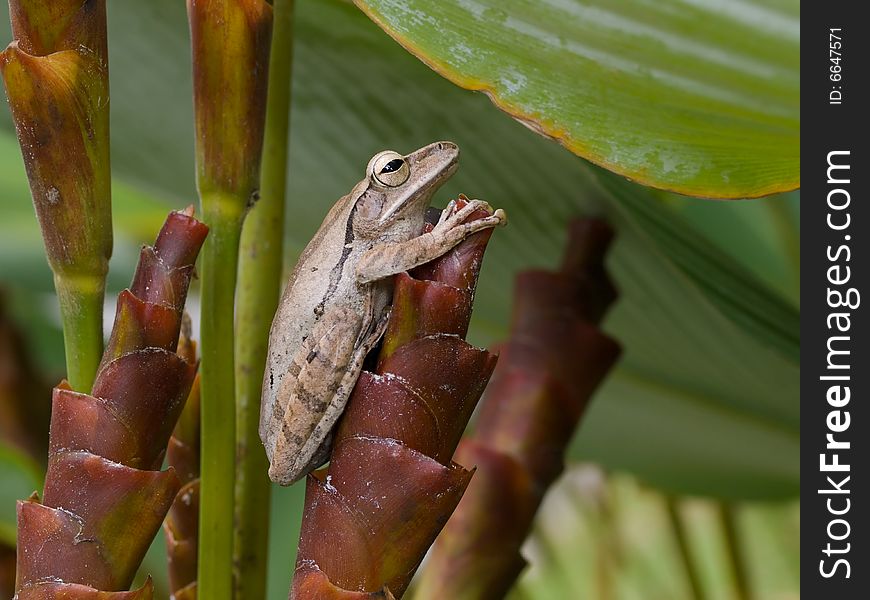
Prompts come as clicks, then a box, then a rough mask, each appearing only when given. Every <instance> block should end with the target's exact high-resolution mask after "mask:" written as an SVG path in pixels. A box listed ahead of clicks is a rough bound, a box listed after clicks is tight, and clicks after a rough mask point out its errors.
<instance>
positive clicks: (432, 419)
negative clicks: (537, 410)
mask: <svg viewBox="0 0 870 600" xmlns="http://www.w3.org/2000/svg"><path fill="white" fill-rule="evenodd" d="M460 205H461V202H460ZM485 214H486V213H484V212H483V211H479V212H478V213H475V214H474V215H472V217H471V218H472V219H474V218H480V217H482V216H485ZM491 234H492V231H491V230H487V231H483V232H480V233H478V234H475V235H474V236H472V237H471V238H469V239H468V240H466V241H465V242H463V243H462V244H460V245H459V246H458V247H457V248H455V249H454V250H453V251H451V252H450V253H448V254H447V255H446V256H445V257H442V258H441V259H439V260H437V261H433V263H430V264H429V265H424V266H423V267H420V268H419V269H417V270H416V271H415V273H414V274H413V276H409V275H400V276H398V277H397V278H396V287H395V292H394V295H393V311H392V314H391V316H390V324H389V327H388V329H387V332H386V334H385V337H384V341H383V347H382V350H381V353H380V355H379V357H378V361H377V369H376V371H375V372H374V373H371V372H363V373H362V375H361V376H360V379H359V381H358V382H357V385H356V387H355V388H354V391H353V394H352V395H351V398H350V401H349V402H348V405H347V409H346V411H345V414H344V416H343V417H342V420H341V422H340V424H339V426H338V429H337V431H336V432H335V441H334V446H333V447H334V449H333V454H332V458H331V462H330V464H329V467H328V469H327V470H324V471H320V472H318V473H315V474H314V475H311V476H309V478H308V481H307V485H308V487H307V490H306V507H305V515H304V517H303V523H302V533H301V537H300V542H299V557H298V560H297V564H296V573H295V575H294V578H293V586H292V589H291V598H296V599H299V600H303V599H310V598H332V599H336V600H339V599H340V600H363V599H374V598H391V597H392V596H393V595H395V597H397V598H398V597H401V595H402V594H403V593H404V591H405V589H406V587H407V585H408V583H409V582H410V580H411V577H412V576H413V574H414V572H415V571H416V569H417V567H418V566H419V564H420V562H421V561H422V560H423V556H424V555H425V553H426V551H427V550H428V548H429V546H430V545H431V544H432V541H433V540H434V539H435V536H436V535H437V534H438V532H439V531H440V529H441V527H442V526H443V524H444V523H445V522H446V520H447V518H448V517H449V515H450V513H451V512H452V511H453V509H454V508H455V507H456V504H457V503H458V502H459V499H460V498H461V496H462V493H463V492H464V491H465V488H466V486H467V485H468V481H469V479H470V478H471V475H472V472H471V471H468V470H466V469H464V468H463V467H461V466H459V465H457V464H455V463H453V462H451V460H450V459H451V456H452V455H453V451H454V449H455V448H456V444H457V443H458V441H459V438H460V436H461V435H462V431H463V429H465V426H466V424H467V422H468V418H469V417H470V416H471V413H472V411H473V410H474V406H475V405H476V404H477V401H478V399H479V398H480V395H481V393H482V392H483V389H484V388H485V387H486V383H487V381H488V380H489V376H490V374H491V373H492V370H493V368H494V367H495V361H496V357H495V356H494V355H492V354H490V353H489V352H486V351H485V350H480V349H478V348H474V347H472V346H470V345H469V344H468V343H467V342H465V341H464V340H463V339H462V338H463V337H464V335H465V333H466V330H467V328H468V322H469V320H470V318H471V305H472V299H473V297H474V287H475V285H476V282H477V273H478V271H479V268H480V262H481V259H482V256H483V252H484V250H485V248H486V244H487V242H488V240H489V237H490V235H491Z"/></svg>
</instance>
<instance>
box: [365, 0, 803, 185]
mask: <svg viewBox="0 0 870 600" xmlns="http://www.w3.org/2000/svg"><path fill="white" fill-rule="evenodd" d="M355 2H356V4H357V5H358V6H359V7H360V8H362V9H363V10H364V11H365V12H366V13H367V14H368V15H369V16H370V17H371V18H372V19H373V20H374V21H375V22H376V23H378V25H380V26H381V27H382V28H383V29H384V30H385V31H386V32H387V33H389V34H390V35H391V36H392V37H393V38H394V39H395V40H396V41H397V42H399V43H400V44H402V46H404V47H405V48H406V49H407V50H408V51H410V52H411V53H413V54H414V55H416V56H417V57H418V58H420V59H421V60H422V61H423V62H425V63H426V64H427V65H429V66H430V67H432V68H433V69H435V70H436V71H437V72H438V73H440V74H442V75H443V76H444V77H446V78H447V79H449V80H450V81H452V82H453V83H455V84H457V85H459V86H461V87H464V88H467V89H470V90H479V91H483V92H484V93H486V94H487V95H488V96H490V98H491V99H492V101H493V102H494V103H495V104H496V106H498V107H499V108H501V109H502V110H504V111H505V112H507V113H508V114H510V115H512V116H513V117H515V118H516V119H518V120H519V121H521V122H523V123H525V124H527V125H528V126H529V127H531V128H532V129H534V130H536V131H538V132H539V133H541V134H542V135H545V136H547V137H550V138H552V139H554V140H556V141H558V142H559V143H561V144H563V145H564V146H565V147H567V148H568V149H569V150H571V151H572V152H574V153H576V154H578V155H580V156H582V157H584V158H587V159H589V160H591V161H592V162H594V163H596V164H598V165H601V166H603V167H605V168H607V169H610V170H612V171H615V172H617V173H620V174H622V175H625V176H626V177H630V178H631V179H634V180H636V181H639V182H641V183H644V184H646V185H651V186H654V187H659V188H663V189H670V190H674V191H677V192H680V193H684V194H691V195H694V196H708V197H717V198H738V197H748V196H752V197H755V196H763V195H766V194H771V193H774V192H778V191H783V190H789V189H794V188H796V187H798V186H799V185H800V99H799V98H800V75H799V67H800V59H799V49H800V21H799V15H800V3H799V2H798V1H797V0H745V1H741V2H739V3H727V2H721V1H719V0H657V1H655V2H652V1H650V0H616V1H614V0H544V1H536V0H444V1H442V2H429V1H427V0H355Z"/></svg>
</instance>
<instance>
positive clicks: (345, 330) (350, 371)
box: [269, 309, 387, 485]
mask: <svg viewBox="0 0 870 600" xmlns="http://www.w3.org/2000/svg"><path fill="white" fill-rule="evenodd" d="M336 312H338V313H340V314H335V315H330V318H329V319H328V322H330V323H331V325H330V326H328V327H325V326H324V327H320V326H318V327H315V328H314V330H313V331H312V332H311V335H310V336H309V338H308V340H306V343H304V344H303V346H302V347H301V348H300V350H299V351H298V352H297V354H296V356H294V358H293V363H292V367H291V368H292V370H297V369H298V372H297V374H296V375H295V377H292V378H290V379H291V380H292V381H293V389H292V390H290V391H289V394H288V396H289V397H287V400H286V402H280V404H281V405H282V406H279V407H276V410H275V414H274V415H273V422H276V421H280V422H276V423H275V424H276V425H277V427H275V430H276V431H274V433H273V439H272V456H271V457H270V459H271V466H270V468H269V477H270V478H271V479H272V480H273V481H275V482H277V483H280V484H281V485H289V484H290V483H293V482H294V481H297V480H299V479H300V478H302V477H303V476H305V474H307V473H308V472H310V471H311V470H313V469H316V468H317V467H319V466H320V465H322V464H323V463H324V462H326V460H327V459H328V458H329V454H330V452H331V449H332V443H331V442H332V433H331V432H332V429H333V427H334V426H335V423H336V422H337V421H338V417H339V416H340V415H341V413H342V410H343V408H344V405H345V403H346V402H347V399H348V396H350V392H351V390H352V389H353V386H354V385H355V384H356V380H357V379H358V378H359V374H360V371H361V370H362V364H363V361H364V360H365V357H366V354H368V352H369V350H371V348H372V347H374V345H375V344H376V343H377V341H378V339H380V337H381V336H382V335H383V333H384V330H385V329H386V325H387V318H386V316H385V317H384V318H382V319H380V320H379V321H378V322H377V323H376V324H375V327H373V328H372V329H371V330H370V331H364V332H360V330H359V329H360V325H361V323H360V319H359V315H358V314H357V313H356V312H354V311H351V310H344V309H342V310H340V311H336ZM326 321H327V320H326V319H324V320H323V321H321V325H322V324H323V323H325V322H326ZM360 335H363V336H364V337H363V338H362V339H361V340H358V338H359V337H360ZM281 396H284V394H282V393H279V394H278V398H279V400H280V397H281Z"/></svg>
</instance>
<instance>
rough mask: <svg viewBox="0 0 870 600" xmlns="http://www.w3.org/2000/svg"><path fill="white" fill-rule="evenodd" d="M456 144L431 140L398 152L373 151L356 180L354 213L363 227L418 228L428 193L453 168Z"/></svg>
mask: <svg viewBox="0 0 870 600" xmlns="http://www.w3.org/2000/svg"><path fill="white" fill-rule="evenodd" d="M458 160H459V147H458V146H457V145H456V144H454V143H453V142H435V143H434V144H429V145H428V146H424V147H423V148H420V149H419V150H417V151H416V152H412V153H411V154H408V155H405V156H402V155H401V154H399V153H398V152H393V151H392V150H385V151H384V152H379V153H378V154H375V155H374V156H373V157H372V159H371V160H370V161H369V164H368V167H366V179H365V180H363V181H362V182H360V187H361V188H362V189H361V190H360V191H361V194H360V195H359V197H358V200H357V216H358V217H362V218H361V219H360V223H359V224H360V225H362V224H363V223H366V226H365V228H366V229H369V228H371V229H374V230H380V231H384V230H386V229H391V228H394V227H398V228H400V229H404V228H405V227H403V226H402V225H403V224H407V226H408V227H409V228H415V229H419V228H420V227H422V225H423V217H424V215H425V213H426V208H427V207H428V206H429V203H430V202H431V200H432V195H433V194H434V193H435V191H436V190H437V189H438V188H440V187H441V186H442V185H443V184H444V182H445V181H447V179H449V178H450V176H451V175H453V173H454V172H455V171H456V168H457V166H458Z"/></svg>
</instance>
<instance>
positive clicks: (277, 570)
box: [0, 0, 800, 599]
mask: <svg viewBox="0 0 870 600" xmlns="http://www.w3.org/2000/svg"><path fill="white" fill-rule="evenodd" d="M641 4H642V3H641ZM747 4H753V3H747ZM761 4H766V3H761ZM784 4H788V3H784ZM0 13H2V14H0V39H7V40H9V39H11V34H10V32H9V30H8V18H7V17H8V15H7V14H5V7H4V8H3V10H2V11H0ZM296 36H297V41H296V52H295V56H294V81H293V88H294V97H293V109H292V113H291V130H292V133H291V140H290V161H289V165H288V169H289V202H288V211H287V212H288V218H287V227H286V232H287V238H286V239H287V260H286V265H287V267H288V268H289V267H290V266H292V264H293V261H294V259H295V256H296V255H297V254H298V252H299V251H300V250H301V248H302V247H304V245H305V243H306V242H307V240H308V239H309V238H310V236H311V235H312V233H313V232H314V231H315V230H316V228H317V225H318V224H319V222H320V220H321V219H322V217H323V215H324V214H325V212H326V210H327V209H328V207H329V206H330V205H331V204H332V203H333V202H334V201H335V199H337V198H338V197H339V196H341V195H343V194H344V193H346V192H347V191H348V190H349V189H350V188H351V187H352V186H353V185H354V184H355V183H356V182H357V181H358V180H359V179H360V178H361V177H362V175H363V169H364V167H365V164H366V162H367V160H368V158H369V157H370V156H371V155H372V154H374V153H375V152H377V151H379V150H381V149H384V148H393V149H395V150H397V151H400V152H408V151H410V150H413V149H415V148H417V147H419V146H422V145H424V144H426V143H428V142H430V141H433V140H436V139H451V140H454V141H456V142H457V143H458V144H459V146H460V148H461V149H462V158H461V161H460V165H461V167H460V170H459V172H458V173H457V175H456V176H455V177H454V178H453V179H452V180H451V182H449V183H448V185H447V186H446V188H447V189H445V190H444V191H443V192H442V193H441V194H439V197H438V199H436V204H439V205H443V204H444V203H445V202H446V199H447V198H449V197H451V196H454V195H456V194H458V193H460V192H464V193H466V194H468V195H470V196H476V197H480V198H484V199H486V200H488V201H489V202H491V203H492V204H493V205H495V206H500V207H504V208H505V209H506V210H507V212H508V214H509V216H510V219H511V221H510V226H509V227H507V228H506V229H504V230H500V231H499V232H498V235H496V236H494V238H493V242H492V244H491V246H490V250H489V251H488V253H487V258H486V262H485V266H484V269H483V274H482V277H481V283H480V288H479V292H478V296H477V301H476V310H475V316H474V320H473V322H472V332H471V336H470V338H471V341H472V342H475V343H478V344H489V343H491V342H493V341H496V340H498V339H499V338H500V337H502V336H503V335H504V332H505V328H506V324H507V322H508V319H509V314H510V297H511V286H512V277H513V275H514V273H516V272H517V271H518V270H521V269H523V268H528V267H532V266H536V267H548V266H553V265H555V264H556V262H557V260H558V257H559V255H560V251H561V245H562V242H563V240H564V236H565V224H566V223H567V220H568V219H569V218H570V217H571V216H573V215H577V214H597V215H603V216H605V217H607V218H608V219H609V220H610V221H611V222H612V223H613V224H614V225H615V226H616V228H617V229H618V232H619V234H618V240H617V243H616V244H615V247H614V249H613V252H612V254H611V259H610V265H609V266H610V269H611V272H612V273H613V275H614V278H615V280H616V283H617V285H618V287H619V288H620V291H621V298H620V301H619V302H618V304H617V305H616V307H615V308H614V310H613V312H612V314H611V315H610V316H609V318H608V319H607V321H606V324H605V328H606V329H607V331H608V332H609V333H611V334H612V335H614V336H615V337H617V338H618V339H619V340H620V341H621V343H622V344H623V345H624V347H625V355H624V358H623V360H622V362H621V364H620V367H619V369H618V370H617V372H616V373H615V374H614V376H613V377H612V378H611V379H610V381H609V382H608V383H607V384H606V385H605V386H604V388H603V389H602V390H601V391H600V392H599V393H598V394H597V396H596V399H595V400H594V402H593V405H592V408H591V410H590V412H589V414H588V415H587V417H586V419H585V421H584V423H583V424H582V426H581V429H580V431H579V432H578V435H577V436H576V439H575V443H574V445H573V446H572V449H571V458H572V460H574V461H577V462H578V463H583V464H584V465H585V466H583V467H576V468H572V469H571V470H570V471H569V473H568V475H567V476H566V477H565V479H564V481H563V482H562V483H561V484H560V485H559V486H557V488H556V489H555V490H554V491H553V493H552V494H551V497H550V498H549V499H548V501H547V503H546V505H545V507H544V508H543V509H542V518H541V519H540V523H539V525H538V527H537V529H536V532H535V535H534V536H533V538H532V539H531V540H530V542H529V545H528V548H527V550H528V556H529V557H530V559H531V560H532V563H533V564H532V567H531V568H530V569H529V570H528V571H527V572H526V574H525V576H524V578H523V581H522V583H521V585H520V586H519V589H518V590H517V592H516V594H517V597H528V598H574V597H578V598H579V597H594V598H620V599H621V598H626V599H628V598H643V599H648V598H681V597H691V596H690V589H689V587H688V583H687V582H688V579H687V577H686V573H685V561H684V560H683V559H682V555H681V553H680V552H679V545H678V544H677V542H676V540H677V539H678V538H677V537H676V536H675V529H674V520H673V518H672V516H673V513H671V512H669V511H668V506H669V502H670V506H672V507H674V506H675V507H677V510H678V512H679V515H680V519H679V521H680V523H682V524H684V525H685V527H686V532H687V536H686V539H687V541H688V542H687V543H688V544H689V547H690V550H691V553H692V556H693V564H694V565H695V566H696V567H697V571H698V576H699V577H700V578H701V582H702V585H703V587H704V589H705V590H706V591H707V594H708V595H707V597H709V598H722V599H725V598H732V597H735V596H736V595H737V592H736V591H735V589H736V588H735V585H736V584H735V577H734V576H733V573H732V569H731V567H730V566H729V565H731V559H732V558H733V557H734V556H735V554H734V550H735V546H734V544H731V545H730V546H729V544H728V543H727V540H728V536H726V535H725V533H724V529H723V520H722V515H723V514H733V515H734V516H735V519H734V522H735V523H736V524H737V526H738V527H737V531H738V538H737V541H738V544H737V555H738V556H739V557H740V560H742V561H743V562H744V563H745V564H746V565H747V572H748V581H749V585H750V586H751V589H752V590H753V592H754V595H755V597H758V598H794V597H798V595H799V592H798V590H799V575H798V547H799V516H798V514H799V505H798V504H797V494H798V486H799V467H800V463H799V457H798V448H799V441H800V440H799V415H800V413H799V391H798V383H797V375H798V372H799V366H800V365H799V358H798V351H799V338H798V320H799V266H800V257H799V250H798V243H799V222H800V208H799V194H798V193H797V192H792V193H788V194H784V195H779V196H774V197H768V198H764V199H760V200H753V201H709V200H698V199H693V198H688V197H685V196H677V195H674V194H669V193H666V192H660V191H656V190H653V189H650V188H646V187H643V186H640V185H638V184H635V183H631V182H629V181H627V180H626V179H624V178H623V177H621V176H618V175H614V174H612V173H609V172H606V171H604V170H602V169H600V168H598V167H594V166H592V165H591V164H590V163H588V162H586V161H584V160H583V159H581V158H578V157H577V156H575V155H573V154H571V153H570V152H568V151H567V150H566V149H564V148H562V147H560V146H559V145H558V144H555V143H553V142H552V141H550V140H547V139H545V138H543V137H540V136H538V135H537V134H536V133H534V132H533V131H530V130H529V129H528V128H526V127H523V126H522V125H521V124H519V123H517V122H516V121H514V120H513V119H511V118H510V117H509V116H508V115H506V114H504V113H502V112H500V111H499V110H498V109H496V108H495V107H494V106H493V104H492V103H491V102H490V101H489V99H487V98H486V97H485V96H484V95H482V94H476V93H473V92H469V91H465V90H462V89H460V88H458V87H456V86H454V85H453V84H451V83H450V82H448V81H446V80H445V79H443V78H441V77H440V76H439V75H438V74H436V73H434V72H433V71H431V70H430V69H429V68H427V66H425V65H424V64H422V63H421V62H420V61H418V60H417V59H415V58H414V57H412V56H411V55H409V54H408V53H407V52H406V51H405V50H403V49H402V48H401V47H400V46H399V45H397V44H396V43H395V42H393V41H392V40H391V39H390V38H389V37H388V36H387V35H385V34H384V32H383V31H381V30H380V29H379V28H378V27H377V26H376V25H374V24H373V23H372V22H371V21H369V20H368V19H367V18H366V17H365V16H364V15H363V14H362V13H361V12H360V11H359V10H358V9H357V8H355V7H354V6H353V5H351V4H350V3H348V2H342V1H340V0H299V1H298V2H297V24H296ZM109 40H110V60H111V63H110V72H111V84H112V98H111V102H112V160H113V173H114V178H113V195H114V200H113V210H114V223H115V232H116V238H115V240H116V241H115V251H114V256H113V259H112V262H111V272H110V288H111V289H110V293H109V298H110V300H111V298H113V296H114V294H115V293H116V292H117V291H118V290H120V289H122V288H123V287H124V286H126V285H127V283H128V282H129V281H130V278H131V276H132V271H133V267H134V264H135V259H136V257H137V255H138V248H139V246H140V245H141V244H143V243H148V242H150V241H151V240H152V239H153V236H154V234H155V232H156V231H157V229H158V227H159V225H160V223H161V222H162V220H163V218H164V216H165V214H166V212H167V211H168V210H169V209H173V208H180V207H183V206H185V205H187V204H190V203H193V202H195V198H196V196H195V191H194V184H193V172H194V171H193V125H192V124H193V115H192V103H191V94H192V88H191V81H190V64H189V63H190V57H189V54H190V53H189V47H188V44H189V41H188V32H187V21H186V16H185V12H184V3H182V2H177V1H175V0H152V1H150V2H147V3H146V2H132V1H130V0H126V1H117V2H113V3H110V6H109ZM621 135H624V132H623V133H622V134H621ZM614 143H616V142H614ZM792 150H795V149H794V148H791V149H789V151H792ZM0 287H2V289H3V293H4V295H5V306H6V310H7V313H8V315H9V319H10V325H9V326H10V327H13V328H17V329H18V330H19V331H21V332H23V335H24V337H25V344H26V348H27V352H28V354H29V356H31V357H32V358H33V361H34V363H35V369H36V371H37V372H38V377H39V379H40V382H41V383H40V385H41V386H42V387H40V388H38V389H39V390H40V391H39V392H38V393H35V395H34V396H33V397H28V398H26V399H24V400H23V402H24V404H25V405H30V406H33V407H37V408H38V407H39V406H40V405H41V407H42V409H43V410H44V408H45V407H46V406H47V404H48V402H49V397H50V393H49V389H50V386H51V385H52V384H53V383H55V382H56V381H57V380H58V379H59V378H60V377H61V376H62V373H63V345H62V339H61V334H60V326H59V317H58V314H57V305H56V301H55V300H54V296H53V288H52V282H51V274H50V271H49V269H48V267H47V265H46V263H45V258H44V255H43V251H42V242H41V239H40V235H39V229H38V227H37V224H36V220H35V217H34V215H33V208H32V205H31V203H30V196H29V191H28V187H27V181H26V178H25V175H24V169H23V164H22V161H21V156H20V151H19V149H18V145H17V141H16V139H15V135H14V130H13V128H12V124H11V120H10V117H9V114H8V110H7V109H5V104H4V108H3V109H0ZM190 309H191V312H192V313H193V314H194V316H195V315H196V309H197V301H196V290H195V289H194V294H193V297H192V299H191V302H190ZM112 313H113V309H111V308H109V309H107V315H108V316H111V315H112ZM0 367H2V369H4V370H5V369H6V366H5V365H0ZM3 377H5V379H3ZM8 380H9V375H8V373H6V372H5V371H4V374H3V376H2V377H0V384H2V382H3V381H8ZM0 400H3V401H7V395H4V396H0ZM0 415H4V413H3V412H0ZM4 418H5V416H4ZM2 444H3V445H2V446H0V490H2V491H0V540H5V541H7V542H8V541H13V540H14V503H13V501H14V499H15V498H23V497H25V496H26V495H28V494H29V493H30V492H31V491H33V490H34V489H37V488H38V487H39V485H40V483H39V479H40V474H39V467H38V464H37V463H38V461H39V460H40V458H39V457H36V460H34V459H31V458H27V457H26V453H25V452H22V451H21V450H19V449H16V447H15V446H13V445H12V444H11V442H9V441H8V440H7V441H6V442H2ZM592 465H594V466H592ZM274 494H275V497H274V501H273V509H272V510H273V526H272V538H271V539H272V542H271V544H272V553H271V559H270V598H276V599H277V598H286V595H287V589H288V585H289V575H290V572H291V566H292V561H293V555H294V553H295V545H296V536H297V533H298V524H299V519H300V511H301V495H302V489H301V487H300V486H296V487H294V488H291V489H277V488H276V489H275V491H274ZM669 498H670V499H671V500H670V501H669V500H668V499H669ZM723 507H729V509H728V510H725V509H723ZM729 511H731V512H729ZM160 546H162V539H158V541H157V542H156V544H155V548H154V549H153V551H152V553H151V554H150V555H149V559H148V562H147V564H146V569H147V570H148V572H151V573H152V574H154V575H155V577H157V579H158V581H160V579H161V578H162V577H164V575H163V574H164V568H163V565H162V563H161V561H162V558H161V556H160Z"/></svg>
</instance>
